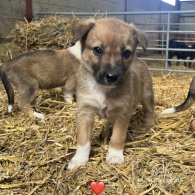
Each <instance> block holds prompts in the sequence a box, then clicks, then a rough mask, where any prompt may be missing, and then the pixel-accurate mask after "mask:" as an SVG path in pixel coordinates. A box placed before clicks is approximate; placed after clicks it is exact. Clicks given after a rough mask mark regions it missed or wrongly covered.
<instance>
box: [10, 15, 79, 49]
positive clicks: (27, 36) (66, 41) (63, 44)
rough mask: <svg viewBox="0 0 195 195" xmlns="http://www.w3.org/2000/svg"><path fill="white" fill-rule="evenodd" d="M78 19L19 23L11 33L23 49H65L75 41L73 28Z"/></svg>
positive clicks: (49, 18)
mask: <svg viewBox="0 0 195 195" xmlns="http://www.w3.org/2000/svg"><path fill="white" fill-rule="evenodd" d="M78 20H79V19H78V18H76V17H58V16H51V17H47V18H43V19H42V20H40V21H34V22H31V23H27V22H19V23H17V24H16V26H15V28H14V29H13V30H12V32H11V36H12V38H13V40H14V42H15V43H16V44H17V45H19V46H20V47H22V48H26V49H27V50H29V49H39V48H51V49H64V48H67V47H68V46H70V45H71V43H72V41H73V37H72V26H73V25H74V24H75V23H76V22H78Z"/></svg>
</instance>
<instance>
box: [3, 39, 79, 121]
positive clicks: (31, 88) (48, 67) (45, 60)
mask: <svg viewBox="0 0 195 195" xmlns="http://www.w3.org/2000/svg"><path fill="white" fill-rule="evenodd" d="M80 51H81V49H80V43H79V42H78V43H76V44H75V45H74V46H72V47H70V48H68V49H66V50H37V51H34V52H29V53H25V54H23V55H20V56H18V57H16V58H14V59H12V60H9V61H8V62H6V63H5V64H3V65H2V66H0V77H1V80H2V82H3V85H4V87H5V90H6V92H7V95H8V104H9V105H8V112H11V111H12V108H13V104H14V91H13V88H12V84H13V85H14V86H15V87H16V90H17V91H18V95H19V98H18V101H19V102H18V106H19V108H20V110H21V111H23V112H26V113H29V114H33V115H34V116H36V117H38V118H43V117H44V115H43V114H41V113H38V112H35V111H34V110H33V109H32V108H31V102H32V101H33V100H34V98H35V92H36V90H37V89H39V88H40V89H51V88H55V87H63V91H64V99H65V101H66V102H68V103H71V102H72V100H73V92H75V91H76V72H77V70H78V68H79V66H80V59H81V54H80Z"/></svg>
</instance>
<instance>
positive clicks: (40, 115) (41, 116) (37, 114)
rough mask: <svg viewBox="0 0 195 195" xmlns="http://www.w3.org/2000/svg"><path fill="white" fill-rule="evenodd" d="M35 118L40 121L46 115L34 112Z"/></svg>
mask: <svg viewBox="0 0 195 195" xmlns="http://www.w3.org/2000/svg"><path fill="white" fill-rule="evenodd" d="M33 116H35V117H37V118H40V119H44V118H45V117H44V115H43V114H42V113H39V112H35V111H34V112H33Z"/></svg>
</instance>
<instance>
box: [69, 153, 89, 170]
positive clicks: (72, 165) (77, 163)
mask: <svg viewBox="0 0 195 195" xmlns="http://www.w3.org/2000/svg"><path fill="white" fill-rule="evenodd" d="M88 160H89V158H80V159H79V158H77V157H75V156H74V157H73V158H72V159H71V161H70V162H69V163H68V169H75V168H77V167H80V166H82V165H85V164H86V163H87V162H88Z"/></svg>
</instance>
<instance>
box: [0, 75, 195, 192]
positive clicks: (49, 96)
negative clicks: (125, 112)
mask: <svg viewBox="0 0 195 195" xmlns="http://www.w3.org/2000/svg"><path fill="white" fill-rule="evenodd" d="M152 76H153V84H154V93H155V101H156V106H155V114H156V123H155V125H154V126H153V127H152V128H150V129H146V128H145V127H144V123H143V114H142V110H141V108H140V107H138V109H137V112H136V113H135V114H134V115H133V116H132V118H131V119H130V123H129V129H128V133H127V140H126V146H125V163H124V164H122V165H109V164H107V163H106V162H105V156H106V152H107V149H108V147H107V143H108V141H109V135H108V138H107V135H106V133H105V132H106V130H107V123H106V120H103V119H99V118H96V123H95V127H94V131H93V137H92V151H91V154H90V161H89V162H88V163H87V165H86V166H83V167H80V168H78V169H76V170H71V171H70V170H67V163H68V161H69V160H70V159H71V157H72V156H73V154H74V152H75V149H76V128H75V124H76V122H75V115H76V108H77V106H76V103H74V104H72V105H68V104H65V103H64V101H63V97H62V95H61V91H60V89H52V90H42V91H39V92H38V94H37V98H36V103H35V105H34V107H35V109H36V110H37V111H40V112H43V113H44V114H45V115H46V118H45V120H39V119H36V118H34V117H29V116H26V115H24V114H22V113H21V112H20V111H18V108H17V103H16V105H15V109H14V112H13V113H12V114H11V115H10V114H8V113H6V110H7V108H6V107H7V97H6V93H5V91H4V89H3V87H2V84H1V83H0V194H6V195H7V194H28V195H30V194H59V195H61V194H64V195H67V194H92V191H91V189H90V185H89V184H90V182H91V181H103V182H105V185H106V187H105V189H104V191H103V192H102V194H132V195H136V194H142V195H143V194H159V195H160V194H189V195H191V194H194V193H195V183H194V181H195V136H194V133H195V132H194V130H193V129H190V122H191V120H192V119H193V115H194V107H192V108H191V109H188V110H187V111H185V112H181V113H176V114H172V115H164V116H163V115H160V112H161V111H162V110H163V109H164V108H167V107H170V106H173V105H177V104H179V103H181V102H182V101H183V100H184V99H185V97H186V94H187V91H188V88H189V84H190V82H191V79H192V77H193V75H187V74H163V73H158V74H155V73H152ZM16 95H17V94H16ZM16 102H17V99H16ZM106 138H107V139H106Z"/></svg>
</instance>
